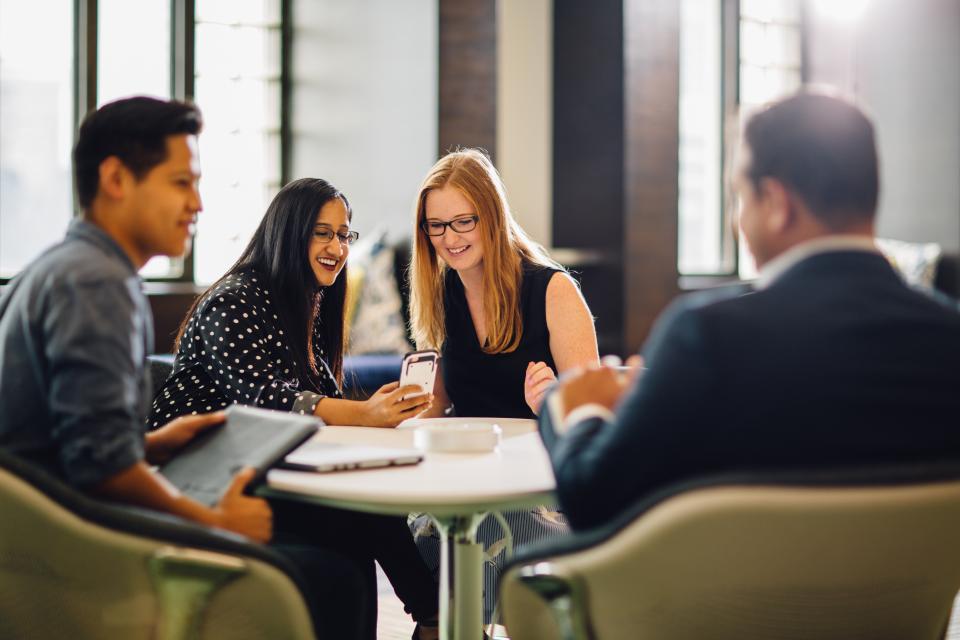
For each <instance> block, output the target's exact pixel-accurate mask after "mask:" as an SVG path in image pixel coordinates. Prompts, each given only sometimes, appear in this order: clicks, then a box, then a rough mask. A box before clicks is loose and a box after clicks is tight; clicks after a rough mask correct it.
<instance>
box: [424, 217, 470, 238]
mask: <svg viewBox="0 0 960 640" xmlns="http://www.w3.org/2000/svg"><path fill="white" fill-rule="evenodd" d="M479 221H480V216H464V217H463V218H454V219H453V220H451V221H450V222H441V221H440V220H424V221H423V222H421V223H420V230H421V231H423V232H424V233H425V234H427V235H428V236H442V235H443V234H445V233H446V232H447V227H450V228H451V229H453V230H454V232H455V233H466V232H467V231H473V230H474V229H475V228H476V227H477V222H479Z"/></svg>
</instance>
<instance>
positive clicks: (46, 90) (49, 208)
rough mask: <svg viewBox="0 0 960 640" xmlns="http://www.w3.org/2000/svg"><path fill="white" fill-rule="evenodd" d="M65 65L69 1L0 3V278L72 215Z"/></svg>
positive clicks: (58, 234) (69, 49) (59, 232)
mask: <svg viewBox="0 0 960 640" xmlns="http://www.w3.org/2000/svg"><path fill="white" fill-rule="evenodd" d="M72 58H73V0H31V1H30V2H23V1H22V0H0V140H2V141H3V143H2V144H0V278H10V277H13V276H14V275H16V274H17V272H19V271H20V270H21V269H23V267H25V266H26V265H27V263H28V262H30V261H31V260H32V259H33V258H34V257H36V256H37V255H38V254H40V253H41V252H42V251H43V250H44V249H45V248H46V247H48V246H50V245H52V244H54V243H56V242H57V241H59V240H60V239H61V238H62V237H63V233H64V231H65V230H66V227H67V224H68V223H69V221H70V217H71V215H72V211H73V194H72V192H71V176H70V148H71V145H72V141H73V94H74V90H73V77H72V71H71V64H70V61H71V59H72Z"/></svg>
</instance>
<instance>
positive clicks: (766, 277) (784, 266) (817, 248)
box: [754, 235, 879, 289]
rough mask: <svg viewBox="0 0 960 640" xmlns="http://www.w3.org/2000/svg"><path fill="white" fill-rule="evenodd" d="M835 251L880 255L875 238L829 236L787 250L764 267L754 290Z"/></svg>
mask: <svg viewBox="0 0 960 640" xmlns="http://www.w3.org/2000/svg"><path fill="white" fill-rule="evenodd" d="M833 251H866V252H870V253H878V252H879V250H878V249H877V245H876V244H875V243H874V241H873V236H866V235H829V236H823V237H820V238H814V239H813V240H808V241H806V242H802V243H800V244H798V245H796V246H794V247H791V248H790V249H787V250H786V251H784V252H783V253H781V254H780V255H779V256H777V257H776V258H774V259H773V260H771V261H770V262H768V263H767V264H765V265H763V268H762V269H760V275H759V276H758V277H757V280H756V281H755V282H754V288H756V289H766V288H767V287H769V286H770V285H771V284H773V283H774V282H775V281H776V280H777V279H778V278H779V277H780V276H781V275H783V274H784V273H785V272H786V271H788V270H789V269H790V268H791V267H793V266H794V265H796V264H799V263H800V262H802V261H803V260H806V259H807V258H809V257H811V256H814V255H817V254H820V253H829V252H833Z"/></svg>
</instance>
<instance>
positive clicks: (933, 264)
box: [876, 238, 943, 289]
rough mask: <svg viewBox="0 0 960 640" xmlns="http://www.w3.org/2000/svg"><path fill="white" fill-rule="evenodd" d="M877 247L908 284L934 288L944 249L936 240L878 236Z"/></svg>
mask: <svg viewBox="0 0 960 640" xmlns="http://www.w3.org/2000/svg"><path fill="white" fill-rule="evenodd" d="M876 242H877V248H878V249H880V252H881V253H883V255H884V256H885V257H886V258H887V260H889V261H890V264H892V265H893V267H894V268H895V269H896V270H897V271H899V272H900V275H901V276H903V279H904V280H906V282H907V284H910V285H914V286H920V287H925V288H927V289H932V288H933V280H934V278H935V277H936V275H937V264H938V263H939V262H940V256H941V255H942V254H943V250H942V249H941V248H940V245H939V244H937V243H935V242H925V243H919V242H903V241H901V240H888V239H884V238H877V240H876Z"/></svg>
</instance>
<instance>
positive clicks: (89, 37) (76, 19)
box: [0, 0, 293, 292]
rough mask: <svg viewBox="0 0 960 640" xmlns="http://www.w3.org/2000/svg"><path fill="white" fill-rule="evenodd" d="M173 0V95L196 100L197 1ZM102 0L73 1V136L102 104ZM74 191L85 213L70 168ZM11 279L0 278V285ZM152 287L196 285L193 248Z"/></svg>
mask: <svg viewBox="0 0 960 640" xmlns="http://www.w3.org/2000/svg"><path fill="white" fill-rule="evenodd" d="M169 2H170V95H171V96H172V98H173V99H175V100H187V101H190V100H193V97H194V89H195V85H194V77H195V73H196V65H195V53H196V43H195V36H196V31H195V16H196V0H169ZM279 2H280V136H279V142H280V186H283V185H285V184H286V183H287V182H289V175H290V163H291V144H290V141H291V124H290V115H291V101H290V95H291V55H290V54H291V49H292V47H291V41H292V34H293V15H292V0H279ZM98 13H99V1H98V0H74V3H73V30H74V51H73V140H72V141H71V148H72V147H73V145H74V144H75V143H76V135H77V130H78V129H79V127H80V123H81V122H82V121H83V118H84V116H85V115H86V114H87V113H89V112H90V111H92V110H94V109H96V108H97V72H98V67H97V54H98V50H99V47H98V32H97V29H98ZM70 190H71V192H72V193H74V202H73V216H74V217H76V216H78V215H79V213H80V208H79V206H78V204H77V202H76V184H75V177H74V174H73V170H72V162H71V172H70ZM10 280H11V278H0V287H2V286H3V285H5V284H7V283H8V282H9V281H10ZM144 281H145V282H146V283H148V284H152V283H157V286H148V290H153V289H156V290H162V291H167V290H169V291H172V292H182V291H185V290H187V289H196V288H197V285H196V279H195V274H194V258H193V252H192V251H189V252H187V255H186V256H184V258H183V269H182V272H181V274H180V275H178V276H169V277H149V278H146V277H145V278H144Z"/></svg>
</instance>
